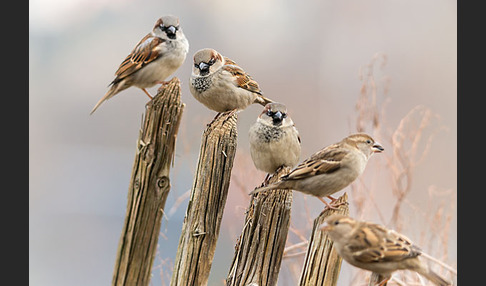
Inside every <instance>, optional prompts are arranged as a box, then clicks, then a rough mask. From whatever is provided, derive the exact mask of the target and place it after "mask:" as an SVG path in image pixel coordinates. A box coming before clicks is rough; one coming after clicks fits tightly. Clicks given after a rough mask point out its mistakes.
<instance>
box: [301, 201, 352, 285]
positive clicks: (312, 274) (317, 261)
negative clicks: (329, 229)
mask: <svg viewBox="0 0 486 286" xmlns="http://www.w3.org/2000/svg"><path fill="white" fill-rule="evenodd" d="M347 201H348V195H347V194H346V193H344V194H343V195H342V196H341V197H339V198H338V200H337V202H338V203H339V202H347ZM335 213H339V214H343V215H348V213H349V208H348V204H342V205H340V206H339V207H338V209H337V210H333V209H329V208H326V209H324V210H323V211H322V212H321V214H320V215H319V216H318V217H317V218H316V219H314V226H313V228H312V233H311V236H310V239H309V245H308V246H307V252H306V254H305V259H304V266H303V268H302V273H301V276H300V281H299V285H300V286H321V285H322V286H332V285H337V280H338V277H339V271H340V270H341V262H342V258H341V257H340V256H339V255H338V254H337V252H336V249H335V248H334V247H333V242H332V241H331V240H330V239H329V238H328V235H327V234H325V233H324V232H323V231H321V230H320V229H319V226H320V225H321V224H322V223H323V222H324V219H325V218H326V217H328V216H330V215H332V214H335Z"/></svg>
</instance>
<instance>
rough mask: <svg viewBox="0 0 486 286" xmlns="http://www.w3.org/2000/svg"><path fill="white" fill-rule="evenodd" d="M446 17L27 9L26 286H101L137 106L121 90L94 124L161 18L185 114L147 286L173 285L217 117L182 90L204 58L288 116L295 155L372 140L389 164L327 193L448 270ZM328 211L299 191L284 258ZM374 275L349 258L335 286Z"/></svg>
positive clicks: (256, 9)
mask: <svg viewBox="0 0 486 286" xmlns="http://www.w3.org/2000/svg"><path fill="white" fill-rule="evenodd" d="M456 12H457V4H456V1H450V0H445V1H444V0H425V1H423V0H411V1H380V0H369V1H358V0H340V1H329V0H319V1H317V0H316V1H311V0H310V1H295V0H282V1H275V0H263V1H262V0H259V1H255V0H250V1H238V2H237V1H222V0H212V1H192V0H188V1H174V0H172V1H149V0H141V1H129V0H122V1H121V0H117V1H115V0H96V1H95V0H71V1H59V0H30V1H29V18H30V21H29V124H30V128H29V137H30V138H29V154H30V157H29V176H30V178H29V187H30V191H29V252H30V255H29V256H30V257H29V279H30V284H31V285H36V286H37V285H39V286H40V285H109V284H110V283H111V279H112V274H113V267H114V261H115V257H116V250H117V247H118V242H119V237H120V234H121V230H122V225H123V222H124V217H125V211H126V202H127V194H128V186H129V180H130V175H131V170H132V165H133V159H134V158H135V150H136V141H137V139H138V132H139V129H140V127H141V123H142V114H143V113H144V111H145V104H146V103H147V97H146V96H145V94H144V93H143V92H142V91H141V90H139V89H137V88H130V89H127V90H125V91H123V92H121V93H119V94H118V95H116V96H115V97H113V98H112V99H110V100H108V101H107V102H105V103H104V104H103V105H102V106H101V107H100V108H99V109H98V110H97V111H96V112H95V113H94V114H93V115H91V116H90V115H89V112H90V111H91V109H92V108H93V106H94V105H95V103H96V102H97V101H98V100H99V99H100V98H101V97H102V96H103V95H104V94H105V92H106V91H107V86H108V84H109V83H110V82H111V81H112V80H113V78H114V73H115V71H116V69H117V68H118V66H119V64H120V63H121V62H122V60H123V59H124V58H125V57H126V55H127V54H128V53H129V52H130V51H131V50H132V49H133V47H134V46H135V45H136V44H137V43H138V41H139V40H140V39H141V38H142V37H143V36H145V35H146V34H147V33H148V32H149V31H150V30H151V29H152V27H153V25H154V23H155V21H156V20H157V18H159V17H161V16H163V15H167V14H173V15H176V16H178V17H179V18H180V21H181V25H182V28H183V31H184V33H185V35H186V37H187V38H188V40H189V44H190V48H189V53H188V55H187V59H186V61H185V63H184V64H183V66H182V67H181V68H180V69H179V70H178V71H177V72H176V73H175V74H174V75H173V76H176V77H178V78H179V79H180V80H181V84H182V100H183V102H184V103H185V104H186V107H185V109H184V114H183V118H182V123H181V127H180V130H179V136H178V138H177V139H178V141H177V146H176V159H175V164H174V168H173V169H172V170H171V182H172V188H171V192H170V194H169V197H168V200H167V203H166V205H165V212H166V214H167V216H166V218H165V219H164V220H163V222H162V227H161V236H160V239H159V249H158V253H157V257H156V259H155V262H154V269H153V278H152V282H151V284H152V285H168V282H169V280H170V275H171V269H172V265H173V262H174V259H175V254H176V249H177V245H178V241H179V236H180V230H181V227H182V221H183V218H184V214H185V211H186V206H187V202H188V198H189V191H190V188H191V185H192V182H193V175H194V172H195V169H196V165H197V159H198V152H199V147H200V137H201V135H202V132H203V130H204V129H205V127H206V123H208V122H210V121H211V120H212V118H213V117H214V116H215V112H213V111H211V110H208V109H206V108H205V107H204V106H203V105H202V104H200V103H198V102H197V101H196V100H195V99H194V98H193V97H192V95H191V93H190V92H189V88H188V79H189V76H190V73H191V68H192V55H193V54H194V53H195V52H196V51H197V50H199V49H201V48H207V47H208V48H214V49H216V50H217V51H219V52H220V53H222V54H223V55H225V56H227V57H229V58H231V59H233V60H234V61H236V62H237V63H238V64H239V65H241V66H242V67H243V68H244V69H245V70H246V71H247V72H248V73H249V74H250V75H251V76H252V77H253V78H254V79H255V80H256V81H257V82H258V83H259V84H260V87H261V88H262V90H263V92H264V94H265V95H266V96H267V97H269V98H271V99H274V100H276V101H280V102H282V103H285V104H286V105H287V107H288V110H289V114H290V116H291V117H292V119H293V121H294V122H295V124H296V127H297V128H298V130H299V132H300V135H301V138H302V159H305V158H307V157H308V156H310V155H311V154H312V153H314V152H316V151H318V150H319V149H321V148H323V147H325V146H327V145H329V144H332V143H335V142H337V141H339V140H341V139H342V138H343V137H345V136H347V135H348V134H350V133H354V132H356V131H358V130H360V131H365V132H368V133H370V134H371V135H373V136H374V137H375V139H376V140H377V141H379V142H380V143H382V145H383V146H384V148H385V152H384V153H382V154H377V155H375V156H373V157H372V158H371V160H370V164H369V165H368V167H367V169H366V170H365V173H364V174H363V175H362V176H361V177H360V179H359V180H357V181H356V182H355V183H353V184H352V185H351V186H350V187H348V188H346V189H345V190H343V191H341V192H339V193H337V194H336V195H335V196H336V197H337V196H339V195H341V194H342V193H343V192H348V195H349V196H350V210H351V214H352V215H354V216H356V217H357V218H359V219H365V220H370V221H374V222H378V223H382V224H385V225H387V226H389V227H391V228H395V229H397V230H400V231H401V232H402V233H404V234H406V235H407V236H408V237H409V238H411V239H412V240H413V241H415V242H416V243H417V244H419V245H420V246H422V248H423V249H424V250H425V251H426V252H427V253H429V254H431V255H434V256H436V257H437V258H438V259H440V260H442V261H443V262H445V263H447V264H449V265H451V266H453V267H457V247H456V243H457V233H456V231H457V209H456V201H457V200H456V193H457V188H456V186H457V176H456V172H457V151H456V150H457V144H456V142H457V141H456V139H457V112H456V103H457V101H456V96H457V80H456V79H457V70H456V68H457V14H456ZM169 79H170V78H169ZM156 90H157V87H154V88H152V89H149V91H150V92H151V93H152V94H155V93H156ZM261 110H262V107H261V106H259V105H252V106H250V107H248V108H247V109H246V110H244V111H243V112H240V113H239V115H238V135H239V136H238V151H237V154H236V158H235V164H234V168H233V172H232V181H231V185H230V190H229V194H228V200H227V203H226V208H225V212H224V216H223V221H222V227H221V231H220V235H219V241H218V245H217V249H216V254H215V257H214V261H213V266H212V270H211V274H210V279H209V285H224V284H223V281H224V279H225V278H226V276H227V274H228V270H229V266H230V263H231V260H232V258H233V254H234V246H235V244H236V240H237V237H238V236H239V235H240V233H241V229H242V226H243V219H244V212H245V209H246V208H247V206H248V202H249V197H248V195H247V193H248V192H249V191H251V190H252V189H253V188H254V187H255V186H256V185H258V184H260V183H261V181H262V180H263V178H264V176H265V174H264V173H263V172H260V171H258V170H256V169H255V167H254V166H253V163H252V161H251V158H250V156H249V143H248V129H249V127H250V126H251V124H253V123H254V122H255V120H256V118H257V116H258V115H259V114H260V112H261ZM323 208H324V205H323V204H322V202H320V201H319V200H317V199H316V198H314V197H310V196H307V195H303V194H300V193H297V192H294V202H293V205H292V217H291V230H290V232H289V237H288V241H287V246H290V245H294V244H297V243H300V242H302V241H305V239H308V238H309V235H310V232H311V229H312V220H313V219H314V218H315V217H317V216H318V215H319V213H320V212H321V211H322V209H323ZM300 250H301V253H300V254H299V253H297V254H296V255H294V256H289V257H286V258H284V260H283V263H282V267H281V271H280V276H279V282H278V284H279V285H296V284H297V281H298V278H299V275H300V270H301V267H302V262H303V258H304V254H303V251H305V247H304V248H301V249H300ZM434 267H436V266H434ZM438 269H441V268H438ZM439 272H440V273H442V274H443V275H445V276H446V277H449V278H452V279H455V276H454V275H451V274H450V273H449V272H447V271H445V270H444V269H442V270H440V271H439ZM368 275H369V273H364V274H363V273H361V272H360V271H358V270H356V269H355V268H353V267H351V266H349V264H347V263H345V262H343V267H342V272H341V277H340V280H339V285H351V284H352V285H364V284H363V280H362V279H361V278H362V277H368ZM360 277H361V278H360ZM414 277H415V276H414V274H413V273H411V272H405V273H404V274H403V275H402V276H399V278H400V279H401V280H402V281H407V279H415V278H414ZM425 282H426V281H424V283H425ZM360 283H361V284H360Z"/></svg>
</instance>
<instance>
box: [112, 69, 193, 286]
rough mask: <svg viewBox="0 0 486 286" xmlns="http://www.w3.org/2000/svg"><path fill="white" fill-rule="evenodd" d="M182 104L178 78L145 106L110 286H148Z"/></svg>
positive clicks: (167, 190)
mask: <svg viewBox="0 0 486 286" xmlns="http://www.w3.org/2000/svg"><path fill="white" fill-rule="evenodd" d="M183 108H184V104H183V103H182V102H181V87H180V81H179V79H177V78H173V79H172V80H171V81H170V82H169V84H168V85H167V86H166V87H165V88H164V89H161V90H159V91H158V93H157V95H156V96H155V97H154V98H153V99H152V100H151V101H150V102H149V103H148V104H147V109H146V113H145V119H144V122H143V125H142V128H141V130H140V135H139V138H138V142H137V152H136V155H135V162H134V164H133V169H132V177H131V180H130V186H129V188H128V203H127V212H126V217H125V223H124V226H123V230H122V233H121V237H120V242H119V244H118V252H117V257H116V261H115V270H114V273H113V280H112V285H117V286H118V285H142V286H143V285H149V282H150V276H151V270H152V264H153V260H154V257H155V253H156V250H157V242H158V238H159V231H160V225H161V220H162V216H163V209H164V206H165V202H166V199H167V196H168V194H169V191H170V179H169V170H170V167H171V163H173V159H174V149H175V141H176V137H177V131H178V128H179V123H180V121H181V117H182V111H183Z"/></svg>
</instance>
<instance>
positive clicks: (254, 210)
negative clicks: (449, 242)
mask: <svg viewBox="0 0 486 286" xmlns="http://www.w3.org/2000/svg"><path fill="white" fill-rule="evenodd" d="M289 171H290V168H288V167H287V168H282V169H281V170H280V171H278V172H277V173H275V174H273V177H271V178H270V180H269V182H270V183H272V182H275V181H277V180H278V178H279V177H280V176H283V175H285V174H288V173H289ZM291 207H292V190H271V191H265V192H260V193H257V194H255V195H253V196H252V198H251V201H250V205H249V207H248V209H247V210H246V218H245V224H244V226H243V230H242V232H241V235H240V237H239V239H238V242H237V244H236V247H235V255H234V257H233V262H232V263H231V267H230V270H229V273H228V277H227V279H226V285H227V286H237V285H245V286H246V285H258V286H264V285H268V286H270V285H277V279H278V274H279V271H280V265H281V263H282V256H283V251H284V248H285V242H286V241H287V234H288V231H289V226H290V211H291Z"/></svg>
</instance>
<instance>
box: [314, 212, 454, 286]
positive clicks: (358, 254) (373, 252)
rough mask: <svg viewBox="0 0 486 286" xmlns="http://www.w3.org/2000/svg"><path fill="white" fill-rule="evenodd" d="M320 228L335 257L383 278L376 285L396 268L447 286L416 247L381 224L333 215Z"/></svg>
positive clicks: (389, 275) (446, 282)
mask: <svg viewBox="0 0 486 286" xmlns="http://www.w3.org/2000/svg"><path fill="white" fill-rule="evenodd" d="M321 229H322V230H324V231H326V232H327V233H328V234H329V237H330V238H331V240H333V241H334V246H335V247H336V250H337V252H338V254H339V255H340V256H341V257H342V258H343V259H344V260H346V261H347V262H348V263H349V264H351V265H354V266H356V267H359V268H362V269H365V270H369V271H373V272H376V273H379V274H381V275H382V276H384V277H385V279H384V280H383V281H382V282H381V283H380V285H383V284H385V283H386V282H387V281H388V280H389V279H390V278H391V275H392V272H394V271H395V270H399V269H407V270H412V271H415V272H417V273H419V274H421V275H423V276H425V277H426V278H427V279H429V280H430V281H432V282H434V283H435V284H437V285H440V286H442V285H443V286H445V285H451V283H450V282H448V281H446V280H445V279H444V278H442V277H440V276H439V275H438V274H436V273H435V272H433V271H432V270H431V269H430V268H429V267H428V266H427V264H425V263H424V262H422V261H421V260H420V258H419V256H420V255H421V254H422V251H421V250H420V248H418V247H417V246H416V245H414V244H413V243H412V242H411V241H410V240H409V239H408V238H407V237H405V236H404V235H402V234H400V233H397V232H395V231H393V230H389V229H386V228H385V227H384V226H382V225H377V224H373V223H369V222H364V221H356V220H354V219H352V218H350V217H348V216H344V215H339V214H334V215H331V216H330V217H328V218H326V220H325V221H324V223H323V225H322V227H321Z"/></svg>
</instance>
